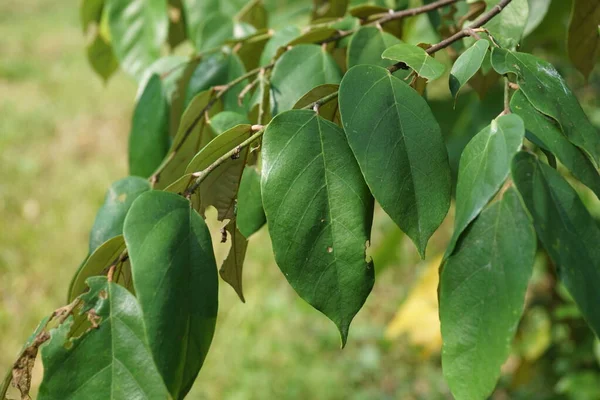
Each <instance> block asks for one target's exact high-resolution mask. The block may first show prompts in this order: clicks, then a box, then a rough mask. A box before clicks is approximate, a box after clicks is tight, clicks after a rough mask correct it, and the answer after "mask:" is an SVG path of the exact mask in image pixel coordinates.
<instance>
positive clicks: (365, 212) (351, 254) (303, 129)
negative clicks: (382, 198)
mask: <svg viewBox="0 0 600 400" xmlns="http://www.w3.org/2000/svg"><path fill="white" fill-rule="evenodd" d="M262 154H263V174H262V180H261V188H262V198H263V205H264V209H265V214H266V216H267V223H268V226H269V233H270V236H271V241H272V242H273V251H274V253H275V260H276V261H277V265H278V266H279V268H280V269H281V271H282V272H283V274H284V275H285V277H286V279H287V280H288V282H289V283H290V284H291V285H292V287H293V288H294V289H295V290H296V292H298V294H299V295H300V297H302V298H303V299H304V300H306V301H307V302H308V303H310V304H311V305H312V306H313V307H315V308H316V309H317V310H319V311H321V312H322V313H323V314H325V315H326V316H327V317H328V318H329V319H331V320H332V321H333V322H334V323H335V324H336V325H337V326H338V328H339V330H340V333H341V337H342V345H343V344H345V343H346V339H347V337H348V329H349V326H350V322H351V321H352V319H353V318H354V315H355V314H356V313H357V312H358V311H359V310H360V308H361V307H362V305H363V303H364V302H365V300H366V298H367V296H368V295H369V293H370V291H371V288H372V287H373V282H374V270H373V265H372V263H371V262H367V261H365V257H366V256H365V246H366V242H367V241H368V240H369V236H370V230H371V220H372V213H373V199H372V197H371V195H370V193H369V190H368V188H367V186H366V184H365V182H364V180H363V177H362V175H361V173H360V170H359V168H358V165H357V164H356V161H355V159H354V157H353V156H352V152H351V151H350V148H349V147H348V145H347V143H346V139H345V137H344V133H343V131H342V130H341V129H340V128H339V127H338V126H337V125H334V124H332V123H331V122H329V121H326V120H324V119H323V118H321V117H318V116H317V115H316V114H315V113H314V112H312V111H309V110H292V111H289V112H285V113H283V114H281V115H279V116H277V117H276V118H274V119H273V121H271V123H270V124H269V126H268V127H267V130H266V132H265V134H264V138H263V150H262ZM307 193H310V195H307Z"/></svg>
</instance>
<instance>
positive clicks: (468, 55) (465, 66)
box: [449, 39, 490, 98]
mask: <svg viewBox="0 0 600 400" xmlns="http://www.w3.org/2000/svg"><path fill="white" fill-rule="evenodd" d="M489 47H490V42H488V41H487V40H485V39H480V40H478V41H476V42H475V44H473V46H471V47H469V48H468V49H467V50H465V52H464V53H462V54H461V55H460V57H458V58H457V59H456V61H455V62H454V65H453V66H452V70H451V71H450V78H449V84H450V92H452V96H453V97H454V98H456V96H458V92H459V91H460V89H461V88H462V87H463V86H464V85H465V84H466V83H467V82H468V80H469V79H471V78H472V77H473V75H475V74H476V73H477V71H478V70H479V68H481V64H483V60H484V58H485V56H486V54H487V51H488V48H489Z"/></svg>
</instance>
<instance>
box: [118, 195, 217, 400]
mask: <svg viewBox="0 0 600 400" xmlns="http://www.w3.org/2000/svg"><path fill="white" fill-rule="evenodd" d="M124 236H125V241H126V243H127V249H128V251H129V257H130V260H131V270H132V273H133V282H134V287H135V291H136V295H137V298H138V301H139V303H140V306H141V308H142V314H143V320H144V324H145V326H146V332H147V334H148V342H149V344H150V349H151V351H152V355H153V357H154V360H155V361H156V365H157V366H158V369H159V371H160V372H161V375H162V377H163V379H164V381H165V384H166V386H167V388H168V389H169V392H170V393H171V394H172V396H173V397H174V398H183V397H184V396H185V394H186V393H187V392H188V391H189V390H190V388H191V387H192V384H193V383H194V380H195V379H196V376H197V375H198V372H199V371H200V368H201V366H202V363H203V362H204V358H205V357H206V354H207V352H208V348H209V347H210V343H211V341H212V337H213V333H214V329H215V322H216V317H217V301H218V296H217V293H218V283H217V267H216V264H215V258H214V255H213V249H212V244H211V240H210V233H209V231H208V229H207V227H206V224H205V223H204V220H203V219H202V218H201V217H200V215H198V213H197V212H196V211H194V210H192V208H191V207H190V204H189V202H188V201H187V200H186V199H184V198H183V197H181V196H178V195H176V194H173V193H167V192H160V191H152V192H148V193H145V194H144V195H142V196H140V197H139V198H138V199H137V201H136V202H135V203H134V204H133V206H132V207H131V210H130V211H129V214H128V215H127V218H126V220H125V227H124Z"/></svg>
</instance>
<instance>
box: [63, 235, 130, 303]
mask: <svg viewBox="0 0 600 400" xmlns="http://www.w3.org/2000/svg"><path fill="white" fill-rule="evenodd" d="M123 250H125V239H123V236H122V235H119V236H115V237H114V238H112V239H109V240H107V241H106V242H104V243H103V244H102V245H101V246H100V247H98V248H97V249H96V251H94V252H93V253H92V254H91V255H90V256H89V257H88V259H87V260H86V261H85V262H84V263H83V265H82V266H81V267H80V268H79V270H78V271H77V273H76V274H75V276H74V277H73V281H72V282H71V285H70V286H69V296H68V302H69V303H70V302H72V301H73V300H75V298H76V297H77V296H79V295H80V294H82V293H83V292H85V291H86V290H87V288H88V287H87V284H86V283H85V282H86V280H87V279H88V278H89V277H92V276H97V275H106V274H107V273H108V271H109V269H110V267H111V266H113V265H114V266H115V271H114V273H113V282H117V283H119V284H120V285H121V286H123V287H125V288H127V289H129V290H132V289H133V281H132V280H131V271H130V270H129V269H128V268H124V266H123V262H118V260H119V256H120V255H121V254H122V253H123Z"/></svg>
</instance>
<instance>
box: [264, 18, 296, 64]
mask: <svg viewBox="0 0 600 400" xmlns="http://www.w3.org/2000/svg"><path fill="white" fill-rule="evenodd" d="M300 33H301V32H300V29H298V27H297V26H295V25H288V26H286V27H285V28H282V29H280V30H278V31H275V33H274V34H273V36H271V39H269V41H268V42H267V44H266V45H265V48H264V50H263V52H262V54H261V55H260V65H266V64H268V63H269V61H271V60H272V59H273V57H275V55H276V54H277V50H279V48H280V47H283V46H285V45H287V44H288V43H289V42H291V41H292V40H293V39H294V38H296V37H298V36H300Z"/></svg>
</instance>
